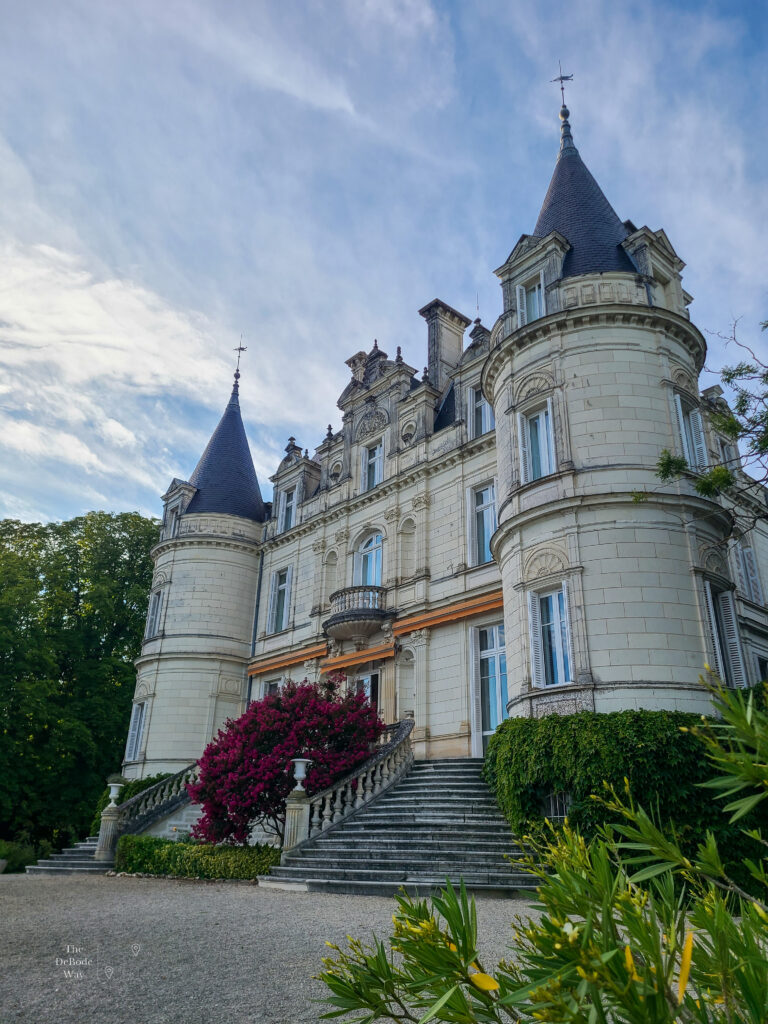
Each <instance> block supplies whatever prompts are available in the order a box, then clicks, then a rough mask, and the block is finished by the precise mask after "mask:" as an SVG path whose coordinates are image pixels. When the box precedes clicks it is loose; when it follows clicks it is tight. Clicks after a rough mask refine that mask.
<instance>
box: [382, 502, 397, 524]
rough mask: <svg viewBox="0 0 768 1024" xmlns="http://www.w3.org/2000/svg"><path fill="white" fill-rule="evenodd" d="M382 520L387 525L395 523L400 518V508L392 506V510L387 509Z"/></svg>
mask: <svg viewBox="0 0 768 1024" xmlns="http://www.w3.org/2000/svg"><path fill="white" fill-rule="evenodd" d="M384 518H385V519H386V521H387V522H388V523H392V522H395V521H396V520H397V519H399V518H400V506H399V505H393V506H392V508H388V509H387V511H386V512H385V513H384Z"/></svg>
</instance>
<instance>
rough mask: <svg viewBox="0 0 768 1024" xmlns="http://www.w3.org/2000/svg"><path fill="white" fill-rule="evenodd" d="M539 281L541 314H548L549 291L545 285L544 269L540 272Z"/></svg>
mask: <svg viewBox="0 0 768 1024" xmlns="http://www.w3.org/2000/svg"><path fill="white" fill-rule="evenodd" d="M539 281H540V282H541V316H546V315H547V291H546V289H545V287H544V271H543V270H542V271H541V273H540V274H539Z"/></svg>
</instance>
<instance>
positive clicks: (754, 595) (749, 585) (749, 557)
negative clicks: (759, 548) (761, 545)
mask: <svg viewBox="0 0 768 1024" xmlns="http://www.w3.org/2000/svg"><path fill="white" fill-rule="evenodd" d="M734 557H735V561H736V570H737V573H736V575H737V578H738V583H739V593H740V594H741V595H742V596H743V597H745V598H746V599H747V601H751V602H752V604H759V605H764V604H765V600H764V596H763V586H762V582H761V580H760V573H759V570H758V566H757V558H756V556H755V549H754V548H753V547H752V545H751V544H747V543H746V542H745V541H744V539H743V538H740V539H739V540H737V541H735V542H734Z"/></svg>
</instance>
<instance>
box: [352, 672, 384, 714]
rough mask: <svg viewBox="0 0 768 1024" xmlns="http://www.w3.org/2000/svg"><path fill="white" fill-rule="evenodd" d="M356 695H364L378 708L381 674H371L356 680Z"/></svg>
mask: <svg viewBox="0 0 768 1024" xmlns="http://www.w3.org/2000/svg"><path fill="white" fill-rule="evenodd" d="M355 693H364V694H365V696H366V697H367V698H368V700H369V701H370V702H371V704H373V706H374V707H375V708H376V707H378V706H379V673H378V672H369V673H368V675H364V676H358V677H357V678H356V679H355Z"/></svg>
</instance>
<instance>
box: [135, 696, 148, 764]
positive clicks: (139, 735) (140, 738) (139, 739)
mask: <svg viewBox="0 0 768 1024" xmlns="http://www.w3.org/2000/svg"><path fill="white" fill-rule="evenodd" d="M139 708H140V710H139V721H138V724H137V726H136V742H135V744H134V749H133V758H134V760H136V758H137V757H138V756H139V754H140V753H141V745H142V743H143V742H144V722H145V721H146V717H147V705H146V703H143V704H139Z"/></svg>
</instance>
